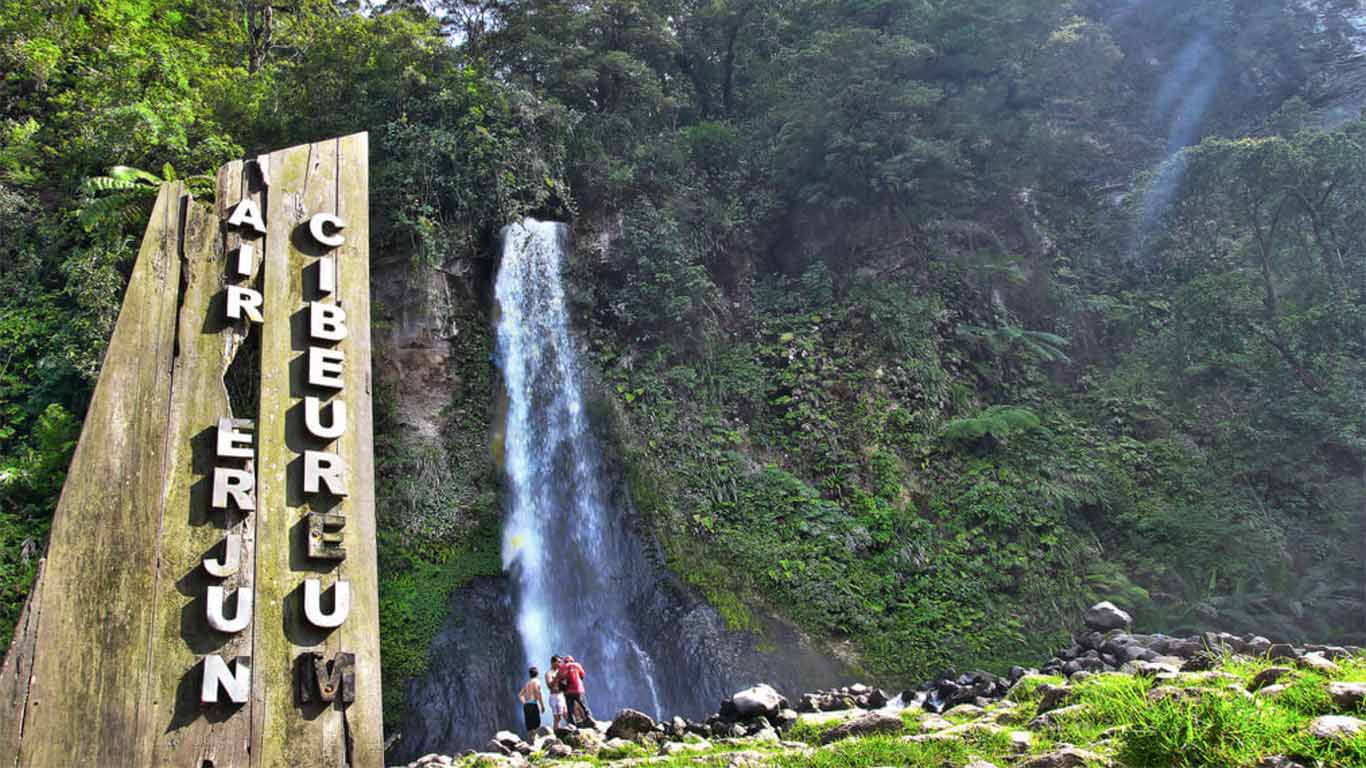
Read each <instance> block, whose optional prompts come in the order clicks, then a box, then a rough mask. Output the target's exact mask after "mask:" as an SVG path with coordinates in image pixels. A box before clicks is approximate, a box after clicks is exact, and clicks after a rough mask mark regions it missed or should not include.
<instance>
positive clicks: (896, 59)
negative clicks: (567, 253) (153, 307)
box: [0, 0, 1366, 749]
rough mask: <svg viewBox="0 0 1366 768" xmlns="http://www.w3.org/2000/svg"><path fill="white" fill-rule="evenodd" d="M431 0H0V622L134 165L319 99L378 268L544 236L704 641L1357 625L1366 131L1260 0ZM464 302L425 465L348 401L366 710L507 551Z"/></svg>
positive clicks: (155, 166)
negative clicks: (786, 635)
mask: <svg viewBox="0 0 1366 768" xmlns="http://www.w3.org/2000/svg"><path fill="white" fill-rule="evenodd" d="M427 5H428V6H431V7H432V8H433V9H435V10H436V11H438V13H435V14H433V13H429V12H428V11H425V10H423V9H422V8H420V7H418V6H419V4H418V3H412V2H397V1H393V2H389V3H387V4H385V7H384V8H381V9H373V8H372V9H368V10H367V9H362V8H361V4H360V3H357V2H329V1H328V0H304V1H303V2H292V3H289V4H287V5H286V4H272V3H270V2H265V1H263V0H251V1H250V2H243V3H219V2H209V1H208V0H98V1H96V2H89V1H87V2H76V0H41V1H39V2H30V3H17V2H8V3H5V4H4V5H3V6H0V71H3V73H4V74H3V76H2V77H0V111H2V112H3V114H0V642H2V641H4V640H6V639H7V637H8V634H9V631H10V627H11V626H12V624H13V622H14V621H15V620H16V618H17V614H18V611H19V609H20V607H21V605H22V601H23V598H24V595H25V594H26V592H27V588H28V584H29V582H30V581H31V579H32V573H33V568H34V566H35V563H36V558H37V557H38V556H39V555H40V553H41V548H42V541H43V536H44V533H45V531H46V527H47V524H48V521H49V519H50V515H51V511H52V508H53V506H54V504H55V499H56V494H57V492H58V490H59V489H60V485H61V480H62V474H63V471H64V468H65V465H66V462H67V460H68V458H69V454H70V451H71V448H72V446H73V445H74V440H75V438H76V436H77V434H78V427H79V415H80V414H81V413H82V412H83V410H84V406H85V403H86V401H87V399H88V395H89V391H90V388H91V386H92V385H93V381H94V377H95V375H96V373H97V371H98V365H99V360H100V357H101V354H102V349H103V345H104V343H105V340H106V338H107V336H108V333H109V331H110V329H111V328H112V323H113V320H114V317H115V316H116V313H117V310H118V306H119V301H120V297H121V289H122V283H123V280H124V279H125V276H126V274H127V270H128V269H129V267H130V259H131V258H132V255H133V253H134V249H135V248H136V243H137V238H138V236H139V234H140V227H141V223H140V221H139V218H140V217H141V215H142V211H143V210H145V209H144V208H142V206H145V205H146V204H147V201H148V199H149V198H148V196H147V194H146V193H147V191H148V190H150V189H151V188H152V187H151V185H150V184H149V183H147V182H148V178H149V176H150V177H153V178H154V177H161V178H166V177H170V176H172V175H177V176H181V177H188V176H195V175H198V174H203V173H207V172H211V171H212V170H213V169H214V168H215V167H216V165H217V164H219V163H220V162H223V161H225V160H227V159H230V158H233V157H237V156H241V155H244V154H250V153H253V152H255V151H258V150H262V149H268V148H273V147H282V146H287V145H291V144H295V143H299V142H303V141H307V140H311V139H317V138H322V137H326V136H331V135H337V134H340V133H345V132H349V131H353V130H369V131H370V132H371V137H372V147H373V150H372V151H373V157H372V169H373V188H372V191H373V194H374V200H373V202H372V206H371V207H372V211H373V212H374V215H375V222H374V227H373V233H374V234H373V237H374V242H372V244H371V247H372V250H373V252H374V253H375V254H376V255H377V260H380V259H383V260H387V261H389V262H391V263H392V262H393V261H395V260H397V261H398V262H399V263H402V264H405V265H408V266H406V267H405V268H406V269H410V270H412V271H413V274H415V275H418V274H422V275H425V274H427V273H426V272H423V270H428V269H430V268H431V267H441V266H443V265H446V264H449V263H451V262H453V261H454V260H456V259H471V258H472V259H475V260H487V259H489V258H490V257H491V245H492V243H493V241H494V237H495V236H496V233H497V231H498V228H499V227H500V226H501V225H502V224H504V223H506V222H508V221H510V220H512V219H514V218H516V217H518V216H521V215H525V214H528V213H531V214H536V215H541V216H552V217H561V218H572V219H573V220H574V221H575V226H576V230H577V231H578V233H579V234H580V235H581V238H580V243H579V252H580V258H578V259H576V260H575V263H574V274H573V275H572V278H573V279H574V282H575V285H576V286H577V290H576V292H575V297H576V298H575V301H576V308H577V310H578V312H579V317H580V319H581V320H582V326H583V329H584V330H585V333H586V335H587V338H588V340H589V342H590V344H591V345H592V349H593V351H594V354H595V359H596V360H597V362H598V363H599V364H600V367H601V371H602V380H603V382H604V384H605V387H606V390H607V393H608V394H609V395H613V396H614V397H615V399H616V401H617V407H618V409H619V412H620V414H621V415H622V423H623V424H624V426H625V429H624V430H623V431H622V434H623V435H624V440H625V445H624V447H623V451H624V455H625V457H626V460H627V461H626V464H627V466H626V468H625V469H626V475H627V477H628V478H629V479H630V481H631V486H632V490H633V492H634V496H635V502H636V504H637V506H638V507H639V508H640V510H641V511H642V513H643V514H644V515H645V516H646V517H647V519H649V520H650V521H651V522H652V523H653V528H654V529H655V530H656V531H657V532H658V534H659V536H660V540H661V543H662V545H663V547H664V550H665V552H666V554H667V556H668V558H669V563H670V565H671V566H673V567H674V568H675V569H676V570H677V571H678V572H679V573H680V574H683V575H685V576H686V577H687V578H688V579H689V580H690V581H691V582H692V583H693V584H694V586H696V587H697V588H698V589H699V590H700V591H701V592H702V593H703V594H704V595H706V596H707V597H708V598H709V599H710V600H711V601H712V602H713V603H714V604H715V605H717V607H718V608H720V609H721V610H722V612H723V615H724V616H725V617H726V618H727V620H728V621H729V622H730V623H731V624H732V625H733V626H736V627H741V628H752V627H754V626H758V624H757V623H755V622H753V621H752V612H753V611H755V610H764V611H777V612H779V613H784V614H786V615H788V616H790V617H791V618H793V619H795V620H796V621H797V622H799V623H800V624H801V625H802V626H803V627H805V628H806V629H807V630H809V631H810V632H811V633H813V634H814V635H817V636H820V637H828V638H837V639H845V638H848V639H851V640H852V644H853V647H854V648H855V649H856V651H857V653H858V663H859V664H860V665H862V666H863V667H864V668H865V669H866V671H867V672H869V673H870V674H874V675H877V676H878V677H879V678H880V679H885V680H886V681H888V682H891V681H894V680H909V679H913V678H916V677H918V676H922V675H925V674H927V673H929V672H932V671H936V670H937V668H939V667H941V666H943V665H945V664H948V663H953V664H957V665H959V666H960V667H961V666H968V665H988V666H996V667H1000V666H1002V665H1005V664H1007V663H1008V662H1010V661H1012V660H1015V659H1019V658H1031V659H1032V658H1034V657H1035V653H1036V652H1037V651H1039V650H1041V649H1042V648H1043V647H1045V646H1050V645H1054V644H1055V643H1056V642H1057V641H1058V640H1059V638H1060V636H1061V635H1062V634H1063V633H1064V631H1065V630H1066V628H1067V625H1068V622H1069V621H1071V620H1072V617H1074V616H1076V615H1077V611H1076V607H1077V606H1078V605H1079V604H1081V603H1084V602H1085V601H1088V600H1091V599H1093V598H1099V597H1104V598H1109V599H1112V600H1115V601H1116V602H1118V603H1119V604H1121V605H1122V606H1124V607H1126V608H1129V609H1131V610H1133V611H1135V612H1136V613H1137V615H1138V617H1139V620H1140V624H1141V625H1142V626H1143V627H1145V628H1147V629H1152V630H1158V629H1193V628H1202V627H1211V626H1212V627H1219V628H1222V629H1227V630H1230V631H1244V630H1255V631H1258V632H1261V633H1263V634H1267V635H1269V636H1276V637H1278V638H1287V639H1301V638H1310V637H1312V638H1313V639H1316V640H1330V639H1335V640H1356V641H1358V642H1361V641H1364V640H1366V626H1364V625H1363V619H1362V616H1363V615H1366V605H1363V592H1362V583H1363V582H1362V574H1363V568H1366V558H1363V554H1364V553H1363V549H1364V548H1366V543H1363V542H1366V529H1363V518H1362V516H1361V509H1362V508H1363V504H1366V481H1364V480H1363V476H1364V475H1366V436H1363V434H1362V430H1363V425H1366V391H1363V387H1366V349H1363V344H1366V307H1364V306H1363V303H1364V302H1366V255H1364V254H1366V235H1364V234H1363V233H1366V189H1364V188H1363V185H1366V174H1363V172H1362V171H1363V170H1366V167H1363V166H1364V164H1366V124H1363V123H1361V122H1352V123H1348V124H1346V125H1342V126H1335V127H1333V128H1332V129H1330V130H1323V129H1320V128H1318V127H1317V126H1316V124H1315V122H1314V119H1315V116H1314V114H1313V111H1312V110H1311V109H1310V108H1309V105H1307V104H1306V103H1305V102H1303V101H1301V100H1299V99H1297V98H1295V97H1294V95H1295V94H1296V93H1297V91H1298V90H1299V89H1300V88H1301V86H1302V85H1303V84H1304V83H1306V82H1308V81H1309V79H1310V78H1311V76H1312V75H1313V74H1314V73H1313V71H1312V68H1313V66H1314V62H1313V61H1312V60H1311V59H1310V58H1309V57H1308V54H1306V53H1304V51H1305V50H1306V48H1305V47H1304V46H1300V45H1298V44H1297V43H1298V41H1301V40H1302V39H1303V36H1304V35H1306V34H1308V31H1307V30H1308V27H1307V26H1306V24H1307V22H1305V21H1304V20H1303V19H1300V18H1298V17H1296V16H1294V15H1292V14H1289V13H1286V12H1284V11H1283V9H1282V8H1281V4H1277V3H1272V2H1269V0H1198V1H1197V2H1181V3H1178V2H1175V0H1155V1H1154V2H1148V3H1144V4H1138V5H1134V4H1130V3H1122V2H1118V1H1116V2H1106V1H1105V0H1071V1H1067V0H1030V1H1028V2H1026V0H990V1H988V0H933V1H931V2H924V3H906V2H891V1H883V0H867V1H864V0H850V1H838V0H777V1H772V2H770V1H765V0H712V2H708V3H695V2H686V1H680V0H612V1H606V0H604V1H602V2H589V3H566V2H561V1H559V0H516V1H514V2H507V3H499V4H476V3H466V2H460V1H459V0H436V1H435V2H431V3H428V4H427ZM363 11H365V12H363ZM1191 62H1196V63H1197V64H1199V65H1198V66H1194V65H1191V64H1190V63H1191ZM1211 62H1213V63H1211ZM1197 97H1199V98H1197ZM1206 97H1207V98H1206ZM1185 146H1189V149H1187V150H1186V151H1184V152H1179V153H1177V152H1176V151H1177V150H1180V149H1182V147H1185ZM116 166H127V167H129V168H134V169H141V170H142V171H143V173H141V174H138V173H134V172H132V171H113V170H111V169H113V168H115V167H116ZM100 177H104V180H103V181H92V180H93V179H99V178H100ZM115 182H119V183H115ZM421 279H427V278H425V277H423V278H421ZM398 309H399V308H396V307H378V308H377V310H376V317H375V321H376V324H377V326H383V324H384V323H386V322H388V321H389V319H390V318H392V317H393V316H394V314H395V313H396V311H397V310H398ZM451 320H452V322H453V323H458V324H459V325H460V327H461V329H462V331H461V333H460V334H457V335H455V336H454V338H455V339H456V340H455V341H453V342H452V349H451V352H452V354H451V364H452V365H458V366H459V369H460V371H461V374H462V376H464V377H465V381H464V385H463V386H462V387H461V388H460V392H459V394H458V395H457V396H456V397H455V399H454V400H453V402H451V403H450V405H449V407H448V409H447V413H448V415H449V418H448V419H447V425H446V427H445V432H444V433H443V434H442V435H441V437H440V439H439V443H440V445H439V448H440V450H433V446H432V445H431V444H427V443H423V442H421V441H418V440H414V439H412V437H411V436H410V435H407V434H405V433H404V431H403V429H402V428H401V426H400V425H399V422H398V421H397V420H396V419H393V418H389V417H388V416H387V415H386V414H389V413H391V412H392V409H393V408H394V407H395V406H394V404H393V403H387V402H384V399H385V397H384V393H382V392H381V393H380V397H379V400H380V401H381V402H379V403H378V406H377V407H378V410H379V419H378V425H379V428H380V434H379V436H378V448H379V453H380V456H379V464H380V466H379V470H380V489H379V490H380V514H381V525H382V527H383V529H384V532H383V534H382V537H381V549H382V553H381V554H382V558H381V559H382V563H381V566H382V570H383V573H382V579H383V585H382V595H381V601H382V613H383V616H384V622H385V629H384V644H385V645H384V658H385V664H386V680H387V681H388V684H389V685H390V690H388V691H386V702H387V704H388V714H389V715H390V716H391V717H396V716H397V711H398V707H399V706H401V705H400V703H399V702H400V699H399V698H398V697H399V695H400V694H399V690H400V686H401V683H402V680H403V679H404V678H405V677H406V676H409V675H412V674H416V673H418V672H420V671H421V669H422V668H423V665H424V664H425V646H426V642H427V640H428V639H429V638H430V636H431V633H432V632H434V631H435V629H436V627H437V626H439V623H440V621H441V618H442V616H443V615H444V607H445V603H446V599H447V597H448V595H449V594H450V592H451V590H453V589H456V588H458V587H459V585H460V584H461V583H464V581H465V580H467V579H469V578H471V577H473V576H477V575H488V574H494V573H496V572H497V571H498V565H499V564H498V559H497V551H496V547H497V540H496V536H495V535H494V533H493V532H494V531H496V527H497V518H498V514H499V510H498V506H499V505H498V500H497V497H496V467H495V465H494V464H493V458H491V457H490V456H489V453H488V451H486V450H484V447H485V445H486V441H487V437H486V436H487V434H488V430H489V422H490V418H491V417H490V414H491V412H492V408H493V403H494V401H495V400H496V392H497V384H496V382H495V381H494V380H493V378H492V376H493V374H492V371H491V369H490V368H489V366H488V353H489V349H490V342H489V339H488V336H487V330H488V329H487V323H488V319H487V318H486V317H484V316H483V315H481V314H480V313H479V312H478V311H470V312H468V313H465V314H463V315H461V316H459V317H455V318H451ZM1218 714H1219V713H1211V714H1210V716H1211V717H1214V716H1216V715H1218ZM1219 716H1222V715H1219ZM1153 728H1154V729H1155V730H1154V733H1160V731H1161V724H1160V723H1154V725H1153ZM1160 744H1161V740H1160V738H1159V737H1157V736H1155V737H1154V740H1153V741H1152V743H1151V744H1150V745H1149V746H1148V747H1143V748H1145V749H1146V748H1152V749H1157V748H1159V746H1160ZM1135 748H1138V747H1135Z"/></svg>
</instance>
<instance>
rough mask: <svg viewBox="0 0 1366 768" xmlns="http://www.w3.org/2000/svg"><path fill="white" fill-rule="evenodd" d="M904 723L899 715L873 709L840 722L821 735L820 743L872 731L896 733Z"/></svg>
mask: <svg viewBox="0 0 1366 768" xmlns="http://www.w3.org/2000/svg"><path fill="white" fill-rule="evenodd" d="M905 726H906V724H905V723H903V722H902V721H901V717H900V716H899V715H895V714H892V713H890V712H882V711H879V710H874V711H872V712H869V713H867V714H865V715H862V716H860V717H856V718H854V719H853V720H850V721H849V722H847V723H841V724H839V725H837V726H835V727H834V728H831V729H830V730H828V731H826V732H825V735H823V736H821V744H831V743H833V742H836V741H839V740H841V739H847V738H849V737H850V736H868V735H870V734H874V733H898V732H900V731H901V730H902V729H903V728H905Z"/></svg>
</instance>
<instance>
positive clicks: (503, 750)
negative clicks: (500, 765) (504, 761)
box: [484, 739, 512, 756]
mask: <svg viewBox="0 0 1366 768" xmlns="http://www.w3.org/2000/svg"><path fill="white" fill-rule="evenodd" d="M484 751H485V752H488V753H490V754H494V755H504V756H507V755H510V754H512V747H509V746H508V745H506V744H504V743H503V742H501V741H499V740H497V739H493V740H492V741H490V742H489V743H487V744H485V745H484Z"/></svg>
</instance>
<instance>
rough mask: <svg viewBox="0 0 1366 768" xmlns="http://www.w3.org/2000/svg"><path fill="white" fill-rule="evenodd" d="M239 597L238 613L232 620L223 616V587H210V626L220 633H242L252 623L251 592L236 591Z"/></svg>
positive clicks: (244, 590)
mask: <svg viewBox="0 0 1366 768" xmlns="http://www.w3.org/2000/svg"><path fill="white" fill-rule="evenodd" d="M235 593H236V595H237V613H236V614H234V615H233V617H232V618H231V619H229V618H225V617H224V616H223V599H224V593H223V586H222V585H221V584H214V585H213V586H211V587H209V596H208V599H209V610H208V614H209V626H211V627H213V628H214V629H216V630H218V631H219V632H241V631H242V630H244V629H246V628H247V625H248V624H250V623H251V590H250V589H247V588H241V589H237V590H235Z"/></svg>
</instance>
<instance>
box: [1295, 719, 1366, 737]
mask: <svg viewBox="0 0 1366 768" xmlns="http://www.w3.org/2000/svg"><path fill="white" fill-rule="evenodd" d="M1362 729H1366V720H1358V719H1357V718H1355V717H1345V716H1343V715H1323V716H1322V717H1316V718H1314V719H1313V720H1310V721H1309V733H1310V735H1312V736H1317V737H1319V738H1320V739H1329V740H1331V741H1346V740H1347V739H1351V738H1354V737H1355V736H1356V735H1357V734H1359V733H1361V732H1362Z"/></svg>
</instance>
